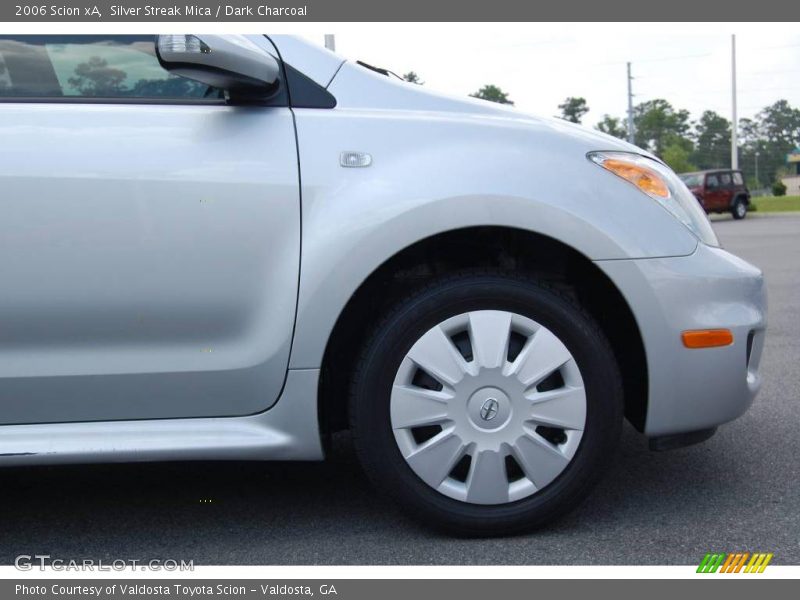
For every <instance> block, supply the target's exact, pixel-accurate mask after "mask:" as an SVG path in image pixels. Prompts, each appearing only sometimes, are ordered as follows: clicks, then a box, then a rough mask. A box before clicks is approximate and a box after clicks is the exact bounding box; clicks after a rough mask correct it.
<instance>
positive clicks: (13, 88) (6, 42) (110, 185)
mask: <svg viewBox="0 0 800 600" xmlns="http://www.w3.org/2000/svg"><path fill="white" fill-rule="evenodd" d="M0 140H2V144H0V423H6V424H7V423H42V422H65V421H89V420H110V419H114V420H118V419H154V418H171V417H200V416H227V415H243V414H251V413H255V412H259V411H262V410H264V409H266V408H268V407H269V406H270V405H271V404H273V403H274V402H275V400H276V399H277V397H278V395H279V393H280V390H281V387H282V385H283V382H284V379H285V376H286V369H287V364H288V357H289V348H290V342H291V336H292V330H293V325H294V316H295V307H296V300H297V285H298V273H299V253H300V206H299V182H298V163H297V149H296V142H295V132H294V125H293V120H292V115H291V110H290V109H289V108H288V107H287V106H247V107H244V106H242V107H238V106H229V105H226V103H225V101H224V98H223V97H222V96H221V92H220V90H215V89H209V88H207V87H204V86H202V85H201V84H199V83H196V82H192V81H190V80H187V79H181V78H177V77H174V76H172V75H170V74H169V73H167V72H166V71H164V70H163V69H162V68H161V66H160V65H159V63H158V60H157V59H156V56H155V53H154V38H153V36H0Z"/></svg>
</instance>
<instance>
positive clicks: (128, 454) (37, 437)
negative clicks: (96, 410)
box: [0, 369, 323, 465]
mask: <svg viewBox="0 0 800 600" xmlns="http://www.w3.org/2000/svg"><path fill="white" fill-rule="evenodd" d="M318 380H319V371H316V370H312V369H309V370H301V371H289V373H288V376H287V378H286V386H285V388H284V390H283V394H282V398H283V400H282V401H281V402H280V403H278V404H277V405H276V406H275V407H273V408H272V409H270V410H268V411H265V412H262V413H260V414H257V415H251V416H247V417H217V418H200V419H154V420H145V421H113V422H94V423H57V424H48V425H5V426H3V428H2V435H0V465H23V464H24V465H31V464H64V463H97V462H147V461H159V460H268V459H269V460H320V459H322V458H323V453H322V445H321V443H320V437H319V426H318V423H317V399H316V391H317V384H318Z"/></svg>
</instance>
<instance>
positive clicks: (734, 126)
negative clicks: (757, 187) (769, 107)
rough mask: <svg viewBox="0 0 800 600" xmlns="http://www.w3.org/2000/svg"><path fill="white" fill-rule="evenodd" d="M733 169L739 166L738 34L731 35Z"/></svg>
mask: <svg viewBox="0 0 800 600" xmlns="http://www.w3.org/2000/svg"><path fill="white" fill-rule="evenodd" d="M731 105H732V108H733V111H732V112H733V114H732V115H731V169H738V168H739V140H738V139H737V137H738V135H737V134H738V131H737V130H738V129H739V119H738V118H737V117H736V34H732V35H731Z"/></svg>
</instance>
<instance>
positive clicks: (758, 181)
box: [756, 150, 761, 188]
mask: <svg viewBox="0 0 800 600" xmlns="http://www.w3.org/2000/svg"><path fill="white" fill-rule="evenodd" d="M759 154H761V153H760V152H759V151H758V150H756V187H758V188H760V187H761V180H760V179H759V178H758V155H759Z"/></svg>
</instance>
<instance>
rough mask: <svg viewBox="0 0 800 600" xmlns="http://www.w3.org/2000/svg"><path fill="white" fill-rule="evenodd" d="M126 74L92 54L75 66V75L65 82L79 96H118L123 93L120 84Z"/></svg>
mask: <svg viewBox="0 0 800 600" xmlns="http://www.w3.org/2000/svg"><path fill="white" fill-rule="evenodd" d="M127 76H128V74H127V73H126V72H125V71H123V70H122V69H115V68H114V67H109V66H108V61H107V60H106V59H104V58H101V57H99V56H92V57H90V58H89V60H88V61H87V62H85V63H80V64H79V65H78V66H77V67H75V77H70V78H69V79H67V82H68V83H69V84H70V85H71V86H72V87H74V88H75V89H76V90H77V91H78V93H79V94H80V95H81V96H119V95H122V94H124V90H123V87H122V84H123V82H124V81H125V79H126V78H127Z"/></svg>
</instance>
